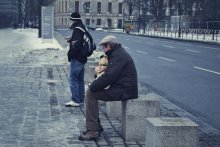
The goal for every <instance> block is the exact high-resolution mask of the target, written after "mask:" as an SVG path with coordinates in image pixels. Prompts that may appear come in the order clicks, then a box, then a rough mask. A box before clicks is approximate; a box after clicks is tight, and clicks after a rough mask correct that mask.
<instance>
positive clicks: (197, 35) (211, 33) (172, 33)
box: [139, 28, 220, 42]
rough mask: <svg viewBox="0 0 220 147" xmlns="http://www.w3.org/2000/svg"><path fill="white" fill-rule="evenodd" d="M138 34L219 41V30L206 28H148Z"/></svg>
mask: <svg viewBox="0 0 220 147" xmlns="http://www.w3.org/2000/svg"><path fill="white" fill-rule="evenodd" d="M179 31H180V32H179ZM179 33H180V37H179ZM139 34H143V35H148V36H160V37H169V38H179V39H192V40H204V41H205V40H207V41H216V42H217V41H220V38H219V37H220V30H207V29H181V30H179V29H171V28H157V29H154V28H148V29H146V30H145V33H143V30H141V31H140V33H139Z"/></svg>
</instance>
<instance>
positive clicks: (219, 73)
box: [194, 66, 220, 75]
mask: <svg viewBox="0 0 220 147" xmlns="http://www.w3.org/2000/svg"><path fill="white" fill-rule="evenodd" d="M194 68H196V69H199V70H203V71H207V72H211V73H215V74H218V75H220V72H216V71H213V70H209V69H205V68H201V67H197V66H194Z"/></svg>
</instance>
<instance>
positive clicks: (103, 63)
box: [95, 55, 109, 89]
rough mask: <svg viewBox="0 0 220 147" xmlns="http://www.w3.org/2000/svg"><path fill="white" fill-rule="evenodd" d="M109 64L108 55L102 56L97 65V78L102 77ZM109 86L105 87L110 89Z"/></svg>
mask: <svg viewBox="0 0 220 147" xmlns="http://www.w3.org/2000/svg"><path fill="white" fill-rule="evenodd" d="M107 66H108V57H107V56H106V55H102V56H100V61H99V65H98V66H96V67H95V78H96V79H98V78H99V77H101V76H102V75H103V74H104V73H105V70H106V68H107ZM108 88H109V86H107V87H106V88H105V89H108Z"/></svg>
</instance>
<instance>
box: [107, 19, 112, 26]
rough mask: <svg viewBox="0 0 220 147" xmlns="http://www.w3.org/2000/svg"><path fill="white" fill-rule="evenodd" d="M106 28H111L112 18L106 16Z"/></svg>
mask: <svg viewBox="0 0 220 147" xmlns="http://www.w3.org/2000/svg"><path fill="white" fill-rule="evenodd" d="M107 21H108V28H112V19H110V18H108V20H107Z"/></svg>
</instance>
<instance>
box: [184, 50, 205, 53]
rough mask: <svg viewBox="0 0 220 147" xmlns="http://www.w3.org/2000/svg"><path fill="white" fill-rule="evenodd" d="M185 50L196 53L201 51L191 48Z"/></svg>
mask: <svg viewBox="0 0 220 147" xmlns="http://www.w3.org/2000/svg"><path fill="white" fill-rule="evenodd" d="M185 50H186V51H189V52H194V53H201V52H200V51H196V50H190V49H185Z"/></svg>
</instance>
